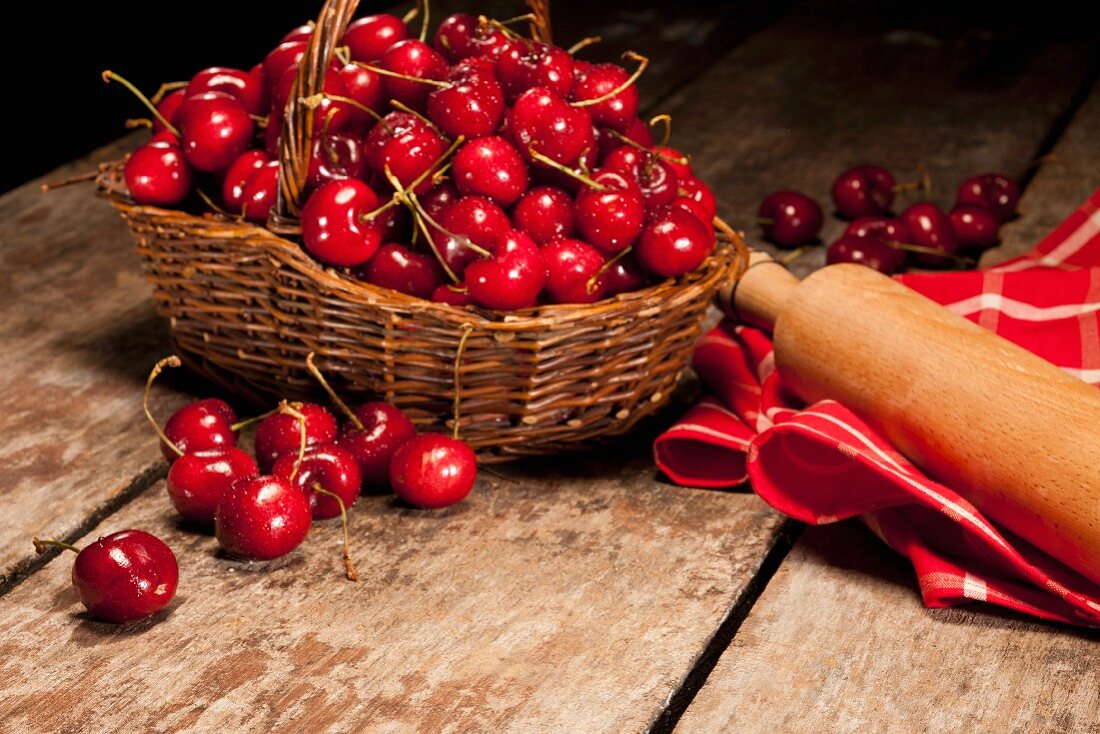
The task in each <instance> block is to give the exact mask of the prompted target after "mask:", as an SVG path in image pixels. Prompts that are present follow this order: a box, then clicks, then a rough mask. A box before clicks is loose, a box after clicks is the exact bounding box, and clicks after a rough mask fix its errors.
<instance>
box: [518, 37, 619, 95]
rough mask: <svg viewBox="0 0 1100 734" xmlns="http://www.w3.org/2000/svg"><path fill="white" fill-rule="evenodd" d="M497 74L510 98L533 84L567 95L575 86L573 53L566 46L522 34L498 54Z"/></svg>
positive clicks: (533, 85)
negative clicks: (541, 41) (530, 38)
mask: <svg viewBox="0 0 1100 734" xmlns="http://www.w3.org/2000/svg"><path fill="white" fill-rule="evenodd" d="M497 78H498V79H499V80H500V86H501V87H502V88H503V89H504V95H505V97H506V98H508V99H509V100H515V99H516V98H518V97H519V96H520V95H521V94H523V93H524V92H526V91H527V90H528V89H532V88H534V87H539V88H543V89H546V90H548V91H550V92H551V93H553V94H555V95H557V96H558V97H560V98H562V99H564V98H566V97H568V96H569V92H570V91H571V90H572V89H573V57H572V56H570V55H569V52H568V51H566V50H565V49H563V48H559V47H557V46H551V45H549V44H545V43H533V42H531V41H528V40H526V39H522V38H520V39H516V40H513V41H508V42H507V43H505V44H504V45H503V46H502V47H501V49H500V53H499V54H498V55H497ZM608 91H610V90H608Z"/></svg>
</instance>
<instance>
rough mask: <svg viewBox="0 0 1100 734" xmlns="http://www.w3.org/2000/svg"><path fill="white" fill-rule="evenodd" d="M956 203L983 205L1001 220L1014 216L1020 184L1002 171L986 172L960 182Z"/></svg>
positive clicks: (1018, 198) (1018, 199) (1018, 201)
mask: <svg viewBox="0 0 1100 734" xmlns="http://www.w3.org/2000/svg"><path fill="white" fill-rule="evenodd" d="M955 203H956V204H974V205H975V206H981V207H985V208H986V209H988V210H989V211H991V212H993V215H994V216H995V217H997V219H999V220H1000V221H1002V222H1005V221H1008V220H1009V219H1012V217H1014V216H1016V206H1017V205H1018V204H1019V203H1020V185H1019V184H1017V183H1016V182H1015V181H1014V180H1012V179H1011V178H1009V177H1008V176H1006V175H1004V174H1003V173H986V174H983V175H981V176H974V177H972V178H968V179H966V180H965V181H963V182H962V184H961V185H960V186H959V193H958V195H957V196H956V197H955Z"/></svg>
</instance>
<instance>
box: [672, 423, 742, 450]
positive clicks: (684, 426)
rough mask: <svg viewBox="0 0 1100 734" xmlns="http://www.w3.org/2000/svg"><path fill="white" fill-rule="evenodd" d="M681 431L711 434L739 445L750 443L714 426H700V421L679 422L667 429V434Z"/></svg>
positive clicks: (713, 436)
mask: <svg viewBox="0 0 1100 734" xmlns="http://www.w3.org/2000/svg"><path fill="white" fill-rule="evenodd" d="M680 432H687V433H701V434H703V435H704V436H711V437H712V438H718V439H721V440H723V441H728V442H729V443H732V444H736V445H737V446H748V445H749V442H748V441H746V440H745V439H743V438H738V437H737V436H731V435H730V434H728V433H722V432H721V431H716V430H714V429H713V428H707V427H706V426H700V425H699V424H698V423H677V424H676V425H674V426H673V427H672V428H670V429H668V430H667V431H665V434H666V435H667V434H669V433H680Z"/></svg>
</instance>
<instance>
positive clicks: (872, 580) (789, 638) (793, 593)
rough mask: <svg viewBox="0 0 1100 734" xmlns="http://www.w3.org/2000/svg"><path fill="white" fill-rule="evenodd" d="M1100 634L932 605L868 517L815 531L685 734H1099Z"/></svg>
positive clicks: (717, 675) (779, 575)
mask: <svg viewBox="0 0 1100 734" xmlns="http://www.w3.org/2000/svg"><path fill="white" fill-rule="evenodd" d="M1098 640H1100V632H1097V631H1083V630H1078V629H1072V628H1068V627H1062V626H1057V625H1045V624H1038V623H1033V622H1029V621H1026V620H1024V619H1023V618H1019V617H1016V616H1013V615H1009V614H1006V613H1000V612H997V611H994V610H991V609H989V608H985V609H979V608H977V607H974V608H956V609H950V610H929V609H925V608H924V606H923V605H922V604H921V601H920V597H919V595H918V593H917V591H916V589H915V581H914V578H913V572H912V569H911V568H910V567H909V566H908V564H907V563H906V562H905V561H904V559H902V558H901V557H900V556H897V555H895V554H894V553H893V552H892V551H889V550H888V549H886V548H885V547H884V546H883V545H882V543H881V542H880V541H879V540H878V539H877V538H875V537H874V536H873V535H871V534H870V532H869V531H867V530H866V529H865V528H863V527H862V526H860V525H859V524H857V523H855V522H848V523H844V524H842V525H838V526H830V527H824V528H812V529H809V530H807V531H806V532H805V533H803V535H802V537H801V539H800V540H799V543H798V545H797V546H796V547H795V549H794V550H793V551H792V552H791V554H790V555H789V556H788V557H787V560H786V562H785V563H784V564H783V565H782V566H781V567H780V569H779V570H778V571H777V572H776V575H775V576H774V577H773V579H772V581H771V583H770V584H769V585H768V588H767V589H766V590H765V591H764V593H763V595H761V597H760V599H759V600H758V602H757V604H756V605H755V606H754V607H753V609H752V611H751V612H750V613H749V616H748V618H747V619H746V620H745V622H744V623H743V624H742V626H741V629H740V630H739V631H738V633H737V636H736V637H735V638H734V640H733V644H732V645H731V646H730V647H729V648H727V649H726V652H725V653H724V654H723V656H722V659H721V660H720V661H719V663H718V665H717V667H716V668H715V669H714V671H713V673H712V674H711V676H710V677H709V678H708V679H707V683H706V685H705V686H704V687H703V689H702V690H701V691H700V692H699V695H698V696H697V697H696V699H695V702H694V703H693V704H692V706H691V707H690V708H689V709H688V710H687V713H686V714H685V715H684V717H683V719H681V721H680V726H679V727H678V728H677V731H678V732H683V733H684V734H689V733H693V732H718V731H738V732H765V731H768V732H771V731H784V732H824V731H828V732H862V731H876V732H899V733H901V732H904V733H905V734H909V733H910V732H919V731H990V732H993V731H997V732H1070V731H1073V732H1096V731H1100V715H1098V712H1100V645H1097V644H1096V643H1097V641H1098Z"/></svg>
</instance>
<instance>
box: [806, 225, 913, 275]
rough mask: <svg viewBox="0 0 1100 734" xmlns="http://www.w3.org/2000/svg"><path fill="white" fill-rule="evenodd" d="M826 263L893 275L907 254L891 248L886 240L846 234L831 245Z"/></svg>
mask: <svg viewBox="0 0 1100 734" xmlns="http://www.w3.org/2000/svg"><path fill="white" fill-rule="evenodd" d="M825 261H826V262H827V263H828V264H830V265H833V264H835V263H857V264H859V265H866V266H867V267H869V268H871V269H873V270H877V271H879V272H880V273H885V274H887V275H891V274H893V272H894V271H895V270H897V269H898V268H899V267H900V266H901V264H902V262H904V261H905V252H904V251H902V250H899V249H898V248H896V247H891V246H890V245H889V244H888V243H887V241H886V240H884V239H881V238H879V237H860V236H858V235H854V234H845V235H844V236H842V237H841V238H840V239H838V240H837V241H836V242H834V243H833V244H831V245H829V249H828V251H827V253H826V256H825Z"/></svg>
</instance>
